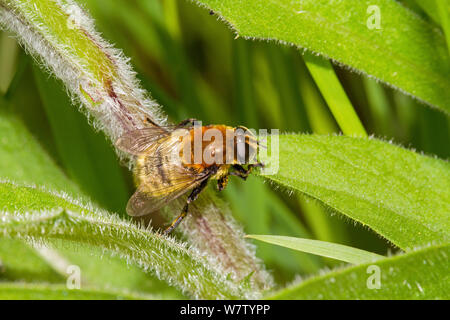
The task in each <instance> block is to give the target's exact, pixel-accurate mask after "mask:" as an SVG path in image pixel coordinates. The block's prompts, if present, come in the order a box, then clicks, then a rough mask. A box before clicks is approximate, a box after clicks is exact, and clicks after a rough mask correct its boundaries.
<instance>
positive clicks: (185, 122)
mask: <svg viewBox="0 0 450 320" xmlns="http://www.w3.org/2000/svg"><path fill="white" fill-rule="evenodd" d="M196 121H198V120H197V119H194V118H189V119H186V120H183V121H181V122H180V123H178V124H177V128H184V127H186V126H187V125H189V126H191V127H193V126H194V124H195V122H196Z"/></svg>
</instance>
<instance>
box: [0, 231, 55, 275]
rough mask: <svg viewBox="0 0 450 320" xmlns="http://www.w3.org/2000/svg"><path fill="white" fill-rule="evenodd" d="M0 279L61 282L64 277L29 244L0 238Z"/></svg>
mask: <svg viewBox="0 0 450 320" xmlns="http://www.w3.org/2000/svg"><path fill="white" fill-rule="evenodd" d="M0 281H27V282H36V281H40V282H52V283H57V282H59V283H61V282H63V281H64V277H63V276H62V275H61V274H59V273H58V272H56V271H55V270H54V269H53V268H52V267H51V266H50V265H49V264H48V263H47V262H46V261H44V260H43V259H42V257H40V256H39V255H38V254H37V252H36V251H35V250H34V249H33V248H32V247H30V246H29V245H27V244H25V243H24V242H22V241H19V240H13V239H6V238H1V239H0Z"/></svg>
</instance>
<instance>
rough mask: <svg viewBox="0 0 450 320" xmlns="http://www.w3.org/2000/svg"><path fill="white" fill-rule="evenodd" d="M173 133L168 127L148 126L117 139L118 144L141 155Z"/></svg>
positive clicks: (130, 151) (118, 146)
mask: <svg viewBox="0 0 450 320" xmlns="http://www.w3.org/2000/svg"><path fill="white" fill-rule="evenodd" d="M170 134H171V131H170V130H168V128H164V127H156V126H155V127H148V128H143V129H137V130H132V131H128V132H126V133H125V134H124V135H122V136H121V137H120V138H119V139H118V140H117V141H116V146H117V148H119V149H120V150H122V151H125V152H127V153H130V154H132V155H139V154H141V153H143V152H144V151H146V150H147V149H148V148H150V147H151V146H152V145H153V144H155V143H156V142H157V141H158V140H160V139H162V138H164V137H167V136H168V135H170Z"/></svg>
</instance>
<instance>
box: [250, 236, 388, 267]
mask: <svg viewBox="0 0 450 320" xmlns="http://www.w3.org/2000/svg"><path fill="white" fill-rule="evenodd" d="M246 237H247V238H250V239H256V240H259V241H263V242H267V243H271V244H275V245H278V246H282V247H286V248H290V249H293V250H297V251H302V252H307V253H312V254H315V255H318V256H322V257H327V258H332V259H336V260H341V261H344V262H348V263H352V264H362V263H366V262H372V261H376V260H379V259H382V258H383V256H380V255H378V254H375V253H372V252H368V251H365V250H361V249H357V248H352V247H349V246H344V245H341V244H337V243H332V242H326V241H320V240H311V239H302V238H294V237H285V236H272V235H255V234H251V235H247V236H246Z"/></svg>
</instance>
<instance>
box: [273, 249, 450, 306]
mask: <svg viewBox="0 0 450 320" xmlns="http://www.w3.org/2000/svg"><path fill="white" fill-rule="evenodd" d="M449 254H450V247H449V246H448V245H443V246H432V247H429V248H424V249H421V250H417V251H412V252H410V253H407V254H403V255H398V256H393V257H389V258H385V259H382V260H378V261H376V262H375V263H367V264H361V265H358V266H354V267H350V268H346V269H341V270H336V271H333V272H330V273H327V274H325V275H322V276H318V277H314V278H310V279H307V280H305V281H302V282H300V283H299V284H295V285H292V286H290V287H287V288H286V289H283V290H281V291H279V292H277V293H276V294H274V295H272V296H270V297H269V299H387V300H391V299H444V300H446V299H449V298H450V295H449V292H448V286H449V282H448V281H449V278H448V272H449V267H448V255H449ZM371 266H372V267H371ZM373 266H376V267H378V268H379V270H380V287H379V289H376V288H374V287H372V288H369V287H368V285H367V283H368V282H371V284H373V285H376V284H375V283H372V279H369V277H370V276H371V275H372V276H373V275H374V267H373ZM375 272H376V271H375Z"/></svg>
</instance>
